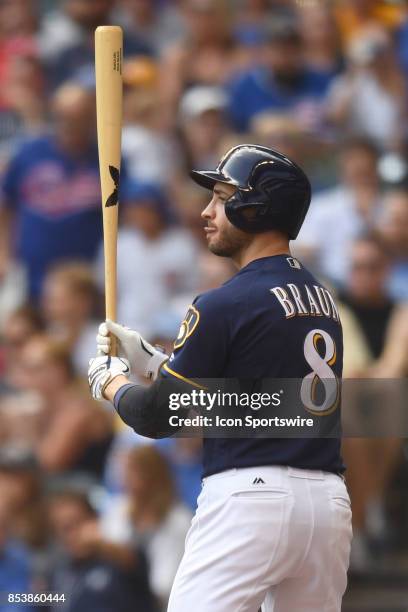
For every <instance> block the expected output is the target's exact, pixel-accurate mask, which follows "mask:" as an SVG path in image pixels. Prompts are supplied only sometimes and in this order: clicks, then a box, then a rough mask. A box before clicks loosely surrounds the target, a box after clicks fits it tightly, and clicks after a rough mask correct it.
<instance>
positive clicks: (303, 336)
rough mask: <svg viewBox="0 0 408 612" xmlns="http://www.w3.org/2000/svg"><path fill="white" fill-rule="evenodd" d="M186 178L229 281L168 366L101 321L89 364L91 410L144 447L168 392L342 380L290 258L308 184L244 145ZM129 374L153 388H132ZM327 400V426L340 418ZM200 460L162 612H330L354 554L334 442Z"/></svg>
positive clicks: (206, 304) (257, 442)
mask: <svg viewBox="0 0 408 612" xmlns="http://www.w3.org/2000/svg"><path fill="white" fill-rule="evenodd" d="M191 176H192V178H193V179H194V180H195V181H196V182H197V183H198V184H199V185H201V186H203V187H204V188H206V189H209V190H211V191H212V198H211V201H210V203H209V204H208V206H207V207H206V208H205V210H204V211H203V212H202V218H203V219H204V221H205V222H206V227H205V232H206V236H207V242H208V248H209V249H210V251H212V253H214V254H215V255H218V256H220V257H229V258H231V259H232V261H233V262H234V263H235V264H236V266H237V268H238V272H237V274H236V275H235V276H233V277H232V278H231V279H230V280H229V281H227V282H226V283H225V284H224V285H222V286H221V287H219V288H217V289H214V290H212V291H209V292H207V293H205V294H203V295H200V296H198V297H197V298H196V299H195V301H194V302H193V304H192V305H191V307H190V308H189V310H188V312H187V315H186V317H185V319H184V321H183V323H182V325H181V328H180V333H179V335H178V337H177V339H176V341H175V344H174V351H173V353H172V355H171V356H170V357H169V358H168V357H167V356H166V355H164V354H163V353H162V352H160V351H159V350H158V349H156V348H155V347H153V346H151V345H150V344H149V343H148V342H147V341H146V340H144V339H143V338H141V336H140V335H139V334H138V332H136V331H132V330H129V329H126V328H124V327H122V326H120V325H118V324H116V323H113V322H111V321H107V322H106V323H103V324H102V325H101V326H100V330H99V335H98V338H97V342H98V355H99V356H98V357H96V358H95V359H93V360H91V361H90V368H89V383H90V387H91V390H92V394H93V396H94V397H95V398H96V399H102V398H107V399H109V400H110V401H111V402H112V403H113V404H114V406H115V408H116V410H117V412H118V413H119V415H120V416H121V418H122V419H123V420H124V422H125V423H127V424H128V425H130V426H131V427H133V428H134V429H135V430H136V431H137V432H139V433H141V434H144V435H149V436H151V437H155V435H158V433H157V432H155V427H157V426H156V425H155V422H156V421H155V411H156V410H157V405H158V402H157V397H158V393H159V391H160V385H162V384H163V381H164V380H167V381H169V380H174V381H182V382H183V384H190V385H191V386H192V387H193V386H194V385H196V384H197V382H196V381H197V379H200V378H238V379H239V378H245V379H257V380H259V379H264V378H280V379H282V378H297V379H302V380H303V381H304V384H303V383H302V389H303V391H304V392H306V393H307V392H311V393H313V385H314V382H315V380H316V379H319V378H320V379H321V380H323V379H326V378H327V379H331V380H332V381H333V382H334V383H335V384H336V385H337V384H339V380H340V379H341V374H342V353H343V347H342V331H341V324H340V319H339V316H338V311H337V308H336V305H335V302H334V300H333V297H332V296H331V294H330V293H329V291H327V289H326V288H325V287H323V286H322V285H321V283H319V281H318V280H316V279H315V278H314V277H313V276H312V275H311V274H310V272H308V271H307V270H306V269H305V268H304V267H303V265H302V264H301V263H300V262H299V261H298V260H297V259H295V258H294V257H292V256H291V254H290V249H289V241H290V240H294V239H295V238H296V236H297V235H298V232H299V230H300V228H301V225H302V223H303V220H304V218H305V215H306V213H307V210H308V208H309V204H310V197H311V189H310V184H309V181H308V179H307V177H306V175H305V174H304V173H303V171H302V170H301V169H300V168H299V167H298V166H297V165H296V164H295V163H293V162H292V161H291V160H290V159H288V158H287V157H286V156H284V155H282V154H281V153H278V152H277V151H274V150H272V149H269V148H267V147H263V146H258V145H239V146H237V147H234V148H233V149H231V150H230V151H228V153H226V155H225V156H224V157H223V158H222V160H221V162H220V163H219V165H218V167H217V169H216V170H214V171H193V172H192V173H191ZM322 231H324V228H322ZM108 334H113V335H115V336H116V337H117V338H118V339H119V343H120V346H121V348H122V351H123V352H124V354H125V356H126V359H123V358H119V357H108V356H100V355H103V354H107V353H108V352H109V348H110V340H109V335H108ZM129 364H130V367H131V368H132V369H133V371H134V372H135V373H136V374H138V375H144V376H148V377H150V378H152V379H153V380H154V382H153V384H152V385H151V386H150V387H149V388H145V387H142V386H138V385H134V384H131V383H129V379H128V375H129ZM309 383H310V384H309ZM334 395H335V396H336V397H335V399H333V401H332V405H330V406H325V407H324V408H325V410H324V411H323V410H322V411H321V414H322V415H324V414H328V413H329V412H331V411H333V410H339V406H338V404H339V395H338V394H337V395H336V394H334ZM330 398H333V394H330ZM330 401H331V400H330ZM326 409H327V410H326ZM320 418H324V416H321V417H320ZM162 433H163V432H161V434H160V435H162ZM169 433H170V431H169ZM203 454H204V458H203V461H204V477H203V487H202V492H201V494H200V496H199V498H198V507H197V511H196V514H195V517H194V519H193V521H192V525H191V529H190V531H189V533H188V535H187V538H186V544H185V554H184V557H183V560H182V562H181V564H180V567H179V570H178V572H177V575H176V578H175V581H174V585H173V589H172V593H171V596H170V601H169V608H168V610H169V612H191V610H194V611H195V612H257V611H258V609H259V608H260V607H261V605H263V610H264V611H265V612H267V611H271V612H272V611H273V612H339V611H340V610H341V600H342V596H343V593H344V591H345V588H346V582H347V568H348V563H349V552H350V543H351V510H350V499H349V496H348V493H347V490H346V486H345V483H344V479H343V477H342V473H343V471H344V466H343V464H342V460H341V457H340V440H339V439H337V438H314V439H310V438H308V439H305V438H286V439H283V438H280V439H277V438H258V439H257V438H248V437H247V438H233V439H225V438H223V439H220V438H204V441H203Z"/></svg>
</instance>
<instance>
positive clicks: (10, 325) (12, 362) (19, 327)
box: [1, 304, 44, 390]
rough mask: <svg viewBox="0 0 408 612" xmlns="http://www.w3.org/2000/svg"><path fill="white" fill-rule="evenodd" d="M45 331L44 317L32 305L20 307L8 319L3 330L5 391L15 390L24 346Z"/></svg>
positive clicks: (3, 380) (3, 383) (2, 377)
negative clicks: (16, 376)
mask: <svg viewBox="0 0 408 612" xmlns="http://www.w3.org/2000/svg"><path fill="white" fill-rule="evenodd" d="M43 329H44V321H43V318H42V316H41V315H40V313H39V311H38V310H37V309H36V308H34V307H33V306H31V305H30V304H26V305H23V306H20V307H19V308H17V309H16V310H14V311H13V312H12V313H11V314H10V315H9V316H8V317H7V318H6V320H5V324H4V328H3V329H2V348H3V359H4V361H3V364H4V366H3V371H2V376H1V379H2V386H4V390H7V388H9V389H13V387H14V385H15V375H16V370H18V363H19V361H20V358H21V353H22V349H23V347H24V344H25V343H26V342H27V341H28V340H30V339H31V338H32V337H33V336H35V335H37V334H39V333H40V332H42V331H43Z"/></svg>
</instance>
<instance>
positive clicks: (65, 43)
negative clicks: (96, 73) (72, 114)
mask: <svg viewBox="0 0 408 612" xmlns="http://www.w3.org/2000/svg"><path fill="white" fill-rule="evenodd" d="M113 6H114V0H92V1H90V0H64V2H63V4H62V6H61V7H59V8H57V9H56V10H55V11H54V12H52V13H50V14H49V15H48V17H47V18H46V20H45V22H44V24H43V28H42V33H41V38H40V42H41V48H42V55H43V58H44V61H45V62H46V63H47V66H48V69H47V74H48V77H49V80H50V85H51V86H52V88H55V87H58V86H60V85H61V84H62V83H63V82H64V81H67V80H71V79H76V78H77V77H78V76H79V75H80V74H84V73H85V74H88V73H89V76H90V77H91V75H92V73H93V66H94V31H95V28H97V27H98V26H100V25H109V24H110V23H112V10H113ZM123 46H124V55H125V56H127V57H129V56H131V55H140V54H141V55H151V52H152V51H151V47H150V46H149V45H147V44H146V43H144V42H142V41H140V40H138V39H137V38H136V37H135V36H134V35H132V34H128V33H127V32H126V31H125V33H124V43H123Z"/></svg>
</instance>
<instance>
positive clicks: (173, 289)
mask: <svg viewBox="0 0 408 612" xmlns="http://www.w3.org/2000/svg"><path fill="white" fill-rule="evenodd" d="M197 259H198V245H197V243H196V241H195V240H194V238H193V237H192V236H191V234H190V233H189V232H188V231H187V230H185V229H183V228H177V227H175V228H169V229H168V230H166V231H164V232H163V233H162V235H161V236H160V237H159V238H157V239H156V240H154V241H152V240H147V239H146V238H145V237H144V236H143V235H142V234H141V233H139V232H137V231H135V230H133V229H127V228H124V229H121V230H120V231H119V237H118V321H119V322H120V323H122V324H124V325H127V326H128V327H131V328H132V329H137V330H138V331H139V332H140V333H141V334H142V335H144V336H146V337H147V338H150V337H152V336H154V335H155V333H156V325H155V322H156V321H157V320H158V319H159V318H160V316H161V315H162V314H163V313H164V312H167V311H168V309H169V303H170V301H171V299H172V298H173V297H174V296H175V295H178V294H180V293H186V292H191V293H192V294H193V293H194V289H195V287H196V286H197V269H198V265H197ZM98 275H99V278H103V258H102V257H101V258H100V261H99V274H98Z"/></svg>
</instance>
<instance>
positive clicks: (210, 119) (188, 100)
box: [179, 86, 229, 169]
mask: <svg viewBox="0 0 408 612" xmlns="http://www.w3.org/2000/svg"><path fill="white" fill-rule="evenodd" d="M227 104H228V98H227V96H226V94H225V92H224V91H223V90H222V89H221V88H219V87H213V86H197V87H192V88H191V89H189V90H188V91H187V92H186V93H185V94H184V96H183V97H182V99H181V102H180V108H179V124H180V130H181V134H182V139H183V144H184V150H185V153H186V161H187V168H188V169H190V168H213V167H215V166H216V165H217V163H218V159H219V150H220V143H221V140H222V138H223V137H224V135H225V134H226V131H227V129H228V127H229V126H228V116H227V115H226V112H225V111H226V107H227Z"/></svg>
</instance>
